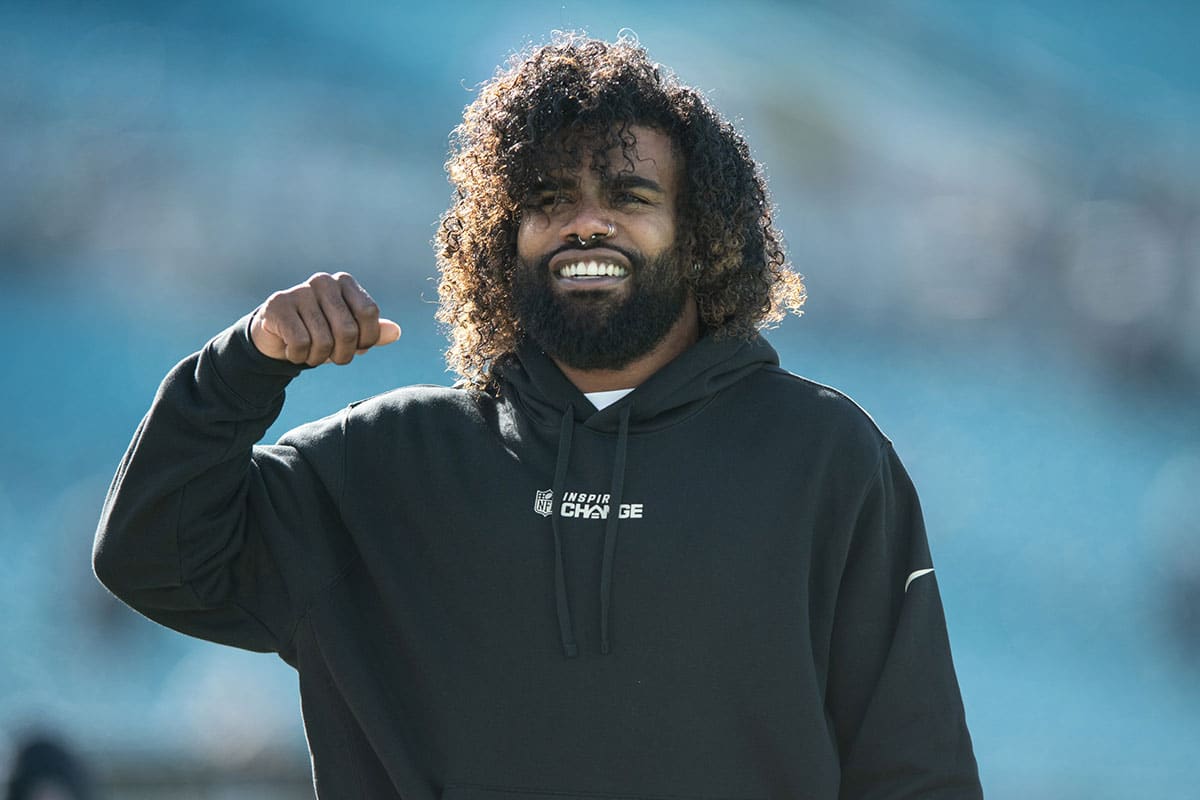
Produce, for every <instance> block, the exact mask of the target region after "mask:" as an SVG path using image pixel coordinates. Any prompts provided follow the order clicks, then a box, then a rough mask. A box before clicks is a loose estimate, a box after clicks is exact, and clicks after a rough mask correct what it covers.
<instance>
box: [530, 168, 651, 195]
mask: <svg viewBox="0 0 1200 800" xmlns="http://www.w3.org/2000/svg"><path fill="white" fill-rule="evenodd" d="M606 183H607V185H608V187H609V188H610V189H646V190H648V191H652V192H658V193H659V194H665V193H666V190H664V189H663V187H662V184H660V183H659V182H658V181H656V180H654V179H653V178H647V177H645V176H644V175H634V174H632V173H629V172H622V173H620V174H618V175H616V176H614V177H612V178H610V179H609V180H608V181H606ZM577 186H579V181H578V180H576V179H575V178H572V177H568V176H562V177H557V178H552V177H546V178H541V179H539V180H538V182H537V185H536V186H534V187H533V191H539V192H544V191H553V190H555V189H574V188H576V187H577Z"/></svg>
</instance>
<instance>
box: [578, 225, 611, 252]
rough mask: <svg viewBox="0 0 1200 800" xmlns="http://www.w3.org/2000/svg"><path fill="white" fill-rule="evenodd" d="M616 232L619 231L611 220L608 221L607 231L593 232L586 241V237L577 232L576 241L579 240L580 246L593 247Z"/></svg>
mask: <svg viewBox="0 0 1200 800" xmlns="http://www.w3.org/2000/svg"><path fill="white" fill-rule="evenodd" d="M616 232H617V228H616V226H615V225H613V224H612V223H611V222H610V223H608V230H607V231H605V232H604V233H593V234H592V235H591V236H589V237H588V238H587V240H586V241H584V238H583V237H582V236H580V235H579V234H578V233H577V234H575V239H576V241H578V242H579V246H580V247H591V246H592V245H594V244H596V243H597V242H599V241H600V240H601V239H608V238H610V237H611V236H612V235H613V234H614V233H616Z"/></svg>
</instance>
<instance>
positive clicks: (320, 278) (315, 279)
mask: <svg viewBox="0 0 1200 800" xmlns="http://www.w3.org/2000/svg"><path fill="white" fill-rule="evenodd" d="M332 280H333V276H332V275H330V274H329V273H328V272H314V273H313V274H312V275H310V276H309V277H308V280H306V281H305V282H304V285H305V286H313V287H316V286H321V285H323V284H327V283H330V282H331V281H332Z"/></svg>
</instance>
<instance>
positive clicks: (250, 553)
mask: <svg viewBox="0 0 1200 800" xmlns="http://www.w3.org/2000/svg"><path fill="white" fill-rule="evenodd" d="M398 336H399V328H398V327H397V326H396V325H395V323H392V322H389V321H387V320H380V319H379V314H378V309H377V308H376V307H375V304H374V303H373V302H372V301H371V299H370V297H369V296H368V295H367V294H366V292H364V291H363V290H362V288H361V287H360V286H359V285H358V284H357V283H356V282H355V281H354V279H353V278H351V277H350V276H349V275H345V274H340V275H336V276H331V275H323V274H322V275H314V276H313V277H312V278H310V279H309V281H306V282H305V283H304V284H300V285H298V286H295V287H292V288H291V289H289V290H286V291H284V292H277V293H276V294H274V295H272V296H271V298H270V299H268V301H267V302H266V303H265V304H264V305H263V306H262V307H260V308H259V309H258V310H257V311H256V312H255V313H254V314H252V315H251V316H250V317H248V318H245V319H243V320H242V321H241V322H239V324H238V325H235V326H234V327H232V328H230V329H229V330H227V331H225V332H224V333H222V334H221V335H220V336H218V337H216V338H215V339H213V340H212V341H211V342H209V343H208V344H207V345H206V346H205V348H204V349H203V350H202V351H200V352H199V353H197V354H195V355H193V356H191V357H190V358H188V359H186V360H185V361H183V362H182V363H181V364H179V365H178V366H177V367H176V368H175V369H174V370H172V371H171V373H170V374H169V375H168V376H167V378H166V379H165V380H164V381H163V384H162V386H161V387H160V388H159V391H158V394H157V395H156V397H155V399H154V403H153V405H152V406H151V408H150V411H149V413H147V415H146V417H145V418H144V419H143V420H142V422H141V424H140V425H139V426H138V429H137V432H136V433H135V434H134V438H133V441H132V443H131V444H130V446H129V449H128V451H127V452H126V454H125V457H124V459H123V460H122V462H121V465H120V468H119V469H118V471H117V474H116V476H115V477H114V479H113V482H112V485H111V487H110V489H109V493H108V496H107V498H106V500H105V503H104V509H103V512H102V515H101V519H100V525H99V528H98V530H97V535H96V543H95V549H94V552H93V564H94V567H95V570H96V574H97V576H98V577H99V578H100V580H101V581H102V582H103V583H104V584H105V585H106V586H108V587H109V589H110V590H112V591H113V593H114V594H116V595H117V596H119V597H121V598H122V599H123V600H125V601H126V602H127V603H129V604H130V605H132V606H133V607H134V608H136V609H137V610H139V611H141V612H142V613H144V614H146V615H147V616H148V617H150V618H151V619H154V620H155V621H157V622H160V623H162V624H164V625H167V626H169V627H172V628H175V629H177V630H181V631H184V632H185V633H189V634H192V635H195V636H201V637H203V638H207V639H211V640H214V641H219V642H223V643H226V644H232V645H236V646H239V647H244V648H247V649H253V650H279V649H280V648H281V647H282V646H283V644H284V643H285V642H286V640H287V639H288V638H289V637H290V628H291V626H292V624H293V622H294V617H295V614H296V613H297V609H298V608H301V607H303V604H304V602H305V601H306V600H307V597H306V596H305V595H306V593H307V592H308V591H310V590H311V589H312V588H313V587H314V586H319V584H320V582H321V580H322V579H323V573H324V572H325V571H326V570H328V569H330V568H331V566H330V565H332V564H334V563H336V562H337V561H338V559H339V558H342V557H344V551H345V548H346V547H347V546H348V544H347V543H346V542H345V541H339V537H338V536H337V533H338V531H340V529H341V519H340V514H339V512H338V499H339V498H338V495H340V492H341V487H340V481H341V472H340V470H341V456H340V448H341V420H340V417H331V418H328V419H326V420H321V421H318V422H315V423H312V424H310V425H306V426H304V427H302V428H300V429H298V430H297V431H295V432H293V434H289V438H288V440H287V441H286V442H282V443H281V444H280V445H276V446H273V447H257V448H256V447H254V445H255V443H256V442H257V441H258V439H260V438H261V437H262V435H263V434H264V433H265V432H266V430H267V428H268V427H270V425H271V424H272V423H273V422H274V420H275V418H276V417H277V416H278V414H279V412H280V410H281V408H282V405H283V397H284V388H285V387H286V385H287V383H288V382H289V381H290V380H291V379H292V378H294V377H295V376H296V375H297V374H299V372H300V370H301V369H302V368H303V367H304V366H315V365H318V364H322V363H326V362H329V361H332V362H334V363H338V364H344V363H348V362H349V361H350V360H351V359H352V358H353V357H354V355H356V354H357V353H361V352H364V351H365V350H367V349H369V348H370V347H373V346H376V345H380V344H387V343H389V342H391V341H395V339H396V338H397V337H398Z"/></svg>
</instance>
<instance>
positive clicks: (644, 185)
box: [608, 172, 664, 194]
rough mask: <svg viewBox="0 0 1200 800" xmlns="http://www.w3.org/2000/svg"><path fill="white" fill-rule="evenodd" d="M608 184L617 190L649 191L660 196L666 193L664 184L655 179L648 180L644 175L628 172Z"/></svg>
mask: <svg viewBox="0 0 1200 800" xmlns="http://www.w3.org/2000/svg"><path fill="white" fill-rule="evenodd" d="M608 183H609V185H610V186H612V187H614V188H617V189H648V190H650V191H652V192H658V193H659V194H663V193H664V190H663V187H662V184H660V183H659V182H658V181H656V180H654V179H653V178H647V177H645V176H644V175H633V174H630V173H628V172H623V173H621V174H619V175H617V176H616V177H614V178H613V179H612V180H610V181H609V182H608Z"/></svg>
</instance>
